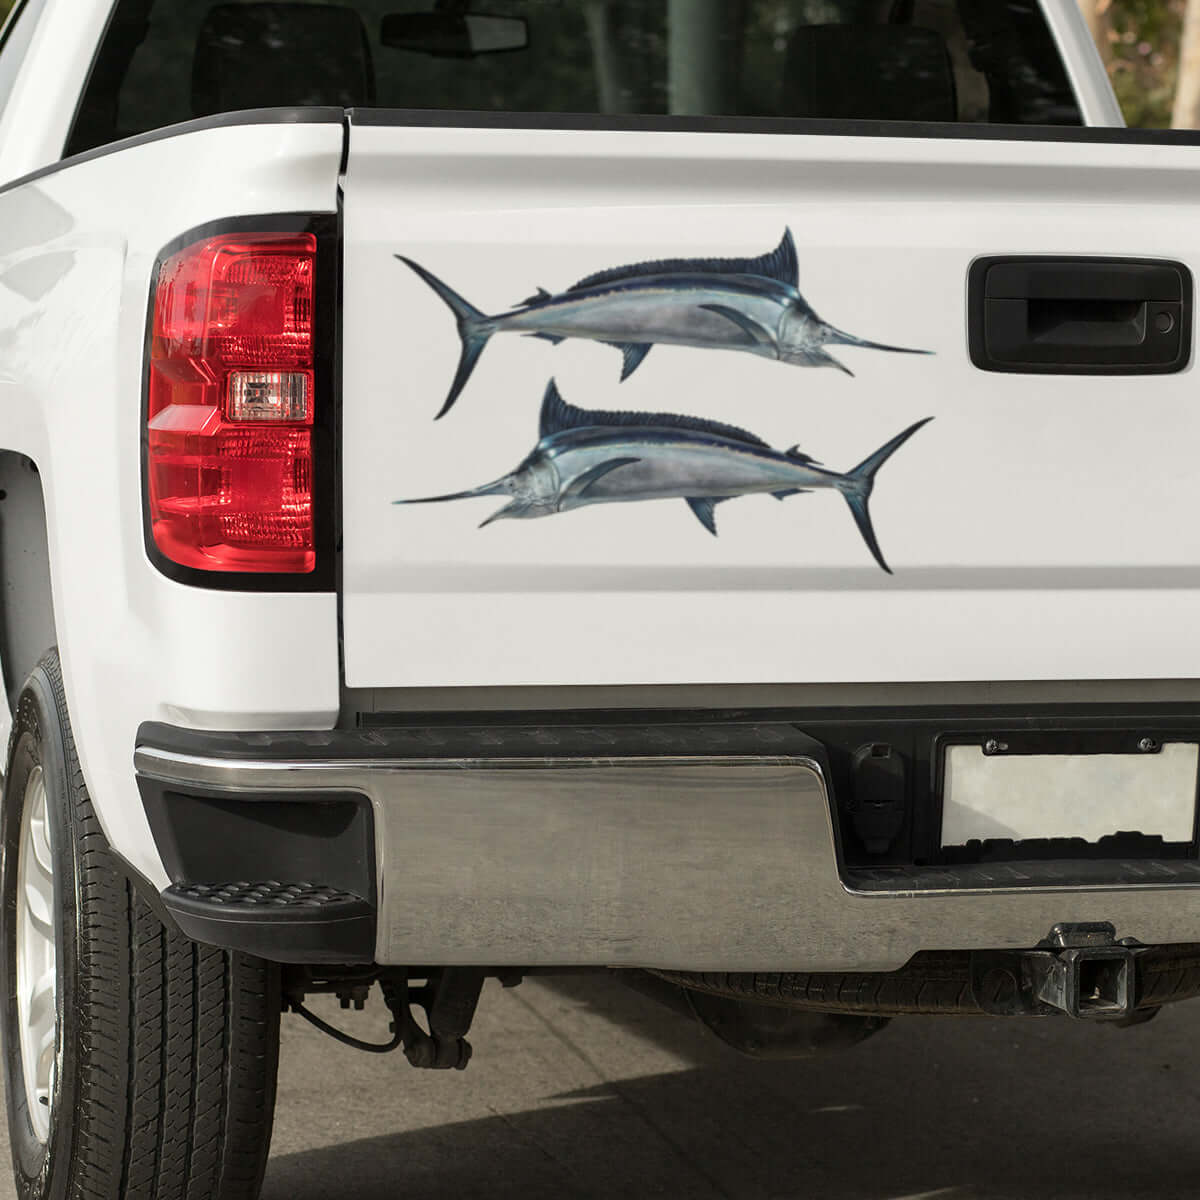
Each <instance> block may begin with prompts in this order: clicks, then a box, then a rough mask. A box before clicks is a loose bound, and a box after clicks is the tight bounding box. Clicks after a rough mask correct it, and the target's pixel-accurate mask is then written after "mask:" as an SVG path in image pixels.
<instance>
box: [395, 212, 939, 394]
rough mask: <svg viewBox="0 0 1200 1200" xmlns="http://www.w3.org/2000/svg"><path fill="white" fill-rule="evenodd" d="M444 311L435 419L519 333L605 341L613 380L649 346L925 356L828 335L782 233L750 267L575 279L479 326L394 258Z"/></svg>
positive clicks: (815, 363) (699, 262)
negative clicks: (450, 371)
mask: <svg viewBox="0 0 1200 1200" xmlns="http://www.w3.org/2000/svg"><path fill="white" fill-rule="evenodd" d="M396 257H397V258H398V259H400V261H401V262H404V263H407V264H408V265H409V266H410V267H412V269H413V270H414V271H416V273H417V274H418V275H419V276H420V277H421V278H422V279H423V280H425V282H426V283H427V284H429V286H430V287H431V288H433V290H434V291H435V292H437V294H438V295H439V296H441V298H442V299H443V300H444V301H445V302H446V303H447V304H448V305H449V306H450V308H451V309H452V310H453V312H454V315H455V317H456V318H457V320H458V334H459V337H460V338H461V339H462V356H461V357H460V359H459V363H458V372H457V373H456V374H455V376H454V382H453V383H452V384H451V386H450V394H449V395H448V396H447V397H446V403H445V404H443V405H442V410H441V412H439V413H438V416H439V417H441V416H444V415H445V414H446V413H447V412H449V411H450V408H451V406H452V405H453V404H454V402H455V400H457V399H458V396H459V393H460V392H461V391H462V390H463V387H464V386H465V385H466V382H467V380H468V379H469V378H470V377H471V372H472V371H473V370H474V369H475V364H476V363H477V362H478V361H479V356H480V354H482V353H483V348H484V346H486V345H487V343H488V339H489V338H490V337H491V336H492V334H494V333H509V332H513V333H523V334H525V335H527V336H528V337H537V338H544V339H545V340H546V341H549V342H553V343H555V344H557V343H558V342H561V341H564V340H565V339H567V338H586V339H588V340H590V341H595V342H607V343H609V344H610V345H613V346H615V347H616V348H617V349H618V350H620V351H621V353H622V354H623V355H624V357H625V367H624V370H623V371H622V373H621V379H622V381H624V380H626V379H628V378H629V376H630V375H632V374H633V373H634V371H636V370H637V368H638V367H639V366H640V365H641V362H642V360H643V359H644V358H645V357H646V355H647V354H649V353H650V348H651V347H652V346H655V345H670V346H697V347H700V348H701V349H711V350H744V351H746V352H748V353H750V354H758V355H761V356H763V357H764V358H775V359H778V360H779V361H780V362H785V363H792V364H793V365H795V366H800V367H837V368H838V369H839V370H841V371H845V372H846V374H847V375H850V374H853V372H851V371H849V370H847V368H846V367H844V366H843V365H842V364H841V363H840V362H838V360H837V359H836V358H834V357H833V355H832V354H830V353H829V352H828V351H827V350H826V349H825V347H826V346H865V347H866V348H867V349H869V350H891V351H895V352H897V353H900V354H927V353H929V352H928V351H926V350H909V349H906V348H905V347H903V346H884V345H881V344H880V343H879V342H868V341H864V340H863V339H862V338H858V337H855V336H854V335H853V334H849V333H843V332H842V330H840V329H835V328H834V327H833V326H832V325H830V324H828V323H827V322H826V321H823V320H821V318H820V317H819V316H817V314H816V313H815V312H813V310H812V309H811V308H810V307H809V305H808V304H807V303H806V302H805V299H804V297H803V296H801V295H800V288H799V282H800V268H799V264H798V262H797V259H796V246H795V243H794V242H793V241H792V231H791V230H790V229H788V230H785V231H784V235H783V241H782V242H780V243H779V247H778V248H777V249H776V250H773V251H772V252H771V253H770V254H764V255H762V256H761V257H760V258H679V259H663V260H660V261H658V262H645V263H638V264H636V265H635V266H629V267H615V268H613V269H612V270H608V271H600V272H598V273H597V274H595V275H589V276H588V277H587V278H586V279H581V280H580V281H579V282H578V283H577V284H575V285H574V286H573V287H570V288H568V289H567V290H566V291H565V292H560V293H559V294H558V295H557V296H552V295H551V294H550V293H549V292H547V291H546V290H545V289H544V288H540V289H539V290H538V292H537V294H536V295H534V296H531V297H530V298H529V299H528V300H525V301H524V302H523V303H522V304H520V305H518V306H517V307H516V308H514V309H512V310H511V311H509V312H506V313H500V314H498V315H496V316H491V317H489V316H488V315H487V314H485V313H482V312H480V311H479V310H478V309H477V308H475V307H474V306H473V305H471V304H468V303H467V301H466V300H464V299H463V298H462V297H461V296H460V295H458V293H457V292H455V291H453V290H452V289H451V288H449V287H447V286H446V284H444V283H443V282H442V281H441V280H440V279H438V278H437V276H436V275H433V274H431V273H430V272H429V271H427V270H426V269H425V268H424V267H422V266H421V265H420V264H419V263H415V262H413V261H412V259H411V258H405V257H404V255H402V254H397V255H396Z"/></svg>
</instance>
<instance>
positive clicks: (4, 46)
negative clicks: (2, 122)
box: [0, 0, 44, 113]
mask: <svg viewBox="0 0 1200 1200" xmlns="http://www.w3.org/2000/svg"><path fill="white" fill-rule="evenodd" d="M43 4H44V0H25V3H24V4H18V5H17V6H16V7H15V8H14V9H13V10H12V12H11V13H9V16H8V20H7V21H6V22H5V23H4V28H3V29H0V113H2V112H3V111H4V108H5V105H7V104H8V98H9V96H10V95H11V94H12V90H13V85H14V84H15V83H16V82H17V71H18V70H19V69H20V66H21V63H22V61H23V60H24V58H25V51H26V50H28V49H29V43H30V42H31V41H33V31H34V28H35V27H36V26H37V22H38V17H39V16H40V15H41V11H42V7H43Z"/></svg>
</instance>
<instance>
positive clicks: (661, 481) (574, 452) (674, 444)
mask: <svg viewBox="0 0 1200 1200" xmlns="http://www.w3.org/2000/svg"><path fill="white" fill-rule="evenodd" d="M543 453H544V454H545V455H546V457H547V458H549V459H550V460H551V461H552V462H553V463H554V466H555V469H556V470H557V472H558V475H559V478H560V480H561V481H562V482H561V485H560V486H561V493H560V498H559V505H558V507H559V511H560V512H569V511H570V510H571V509H574V508H582V507H584V506H586V505H589V504H620V503H634V502H637V501H645V500H683V499H687V498H689V497H692V496H705V497H709V498H712V499H729V498H733V497H735V496H751V495H755V494H757V493H760V492H761V493H772V492H780V491H786V490H790V489H792V488H811V487H827V486H830V484H829V482H828V481H827V480H824V479H821V478H820V476H819V474H818V473H817V471H815V470H814V469H813V468H811V467H805V466H798V465H796V464H793V463H789V462H787V461H786V459H784V458H783V457H782V456H779V457H776V456H774V455H764V454H757V453H754V452H753V451H750V450H747V449H744V448H742V447H738V446H736V445H734V444H732V443H730V444H721V443H719V442H715V441H714V442H709V443H704V442H693V441H689V440H664V439H663V438H661V437H658V438H655V437H653V436H649V437H646V438H638V437H636V436H634V437H630V438H619V439H613V438H608V439H605V440H604V441H602V442H596V443H595V444H591V445H587V444H585V445H572V444H567V445H565V446H561V447H560V446H556V445H555V444H554V440H553V439H551V441H550V443H549V444H547V445H545V446H544V447H543ZM622 459H625V460H628V461H627V462H626V463H625V464H624V465H622V466H621V467H619V468H618V469H616V470H614V471H612V472H611V473H610V474H607V475H604V476H602V477H600V478H598V479H595V480H594V482H591V483H589V484H588V486H587V487H586V489H584V490H582V491H574V490H572V486H573V483H574V481H576V480H580V479H587V478H589V477H591V476H593V475H594V473H595V471H596V470H597V468H600V467H602V466H603V464H604V463H606V462H614V461H620V460H622Z"/></svg>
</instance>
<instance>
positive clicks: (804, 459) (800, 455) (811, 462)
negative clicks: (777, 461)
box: [786, 446, 821, 467]
mask: <svg viewBox="0 0 1200 1200" xmlns="http://www.w3.org/2000/svg"><path fill="white" fill-rule="evenodd" d="M786 453H787V456H788V458H790V459H792V460H793V461H795V462H798V463H803V464H804V465H805V466H813V467H819V466H820V465H821V462H820V459H816V458H813V456H812V455H811V454H805V453H804V451H803V450H801V449H800V447H799V446H793V447H792V448H791V449H790V450H788V451H787V452H786Z"/></svg>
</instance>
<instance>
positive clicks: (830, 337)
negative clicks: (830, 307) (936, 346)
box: [825, 325, 933, 354]
mask: <svg viewBox="0 0 1200 1200" xmlns="http://www.w3.org/2000/svg"><path fill="white" fill-rule="evenodd" d="M825 345H826V346H859V347H860V348H862V349H863V350H887V351H888V352H889V353H891V354H932V353H933V351H932V350H914V349H912V348H911V347H910V346H887V345H885V344H884V343H883V342H869V341H867V339H866V338H860V337H855V336H854V334H852V333H846V332H844V331H843V330H841V329H835V328H834V327H833V326H832V325H826V326H825Z"/></svg>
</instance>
